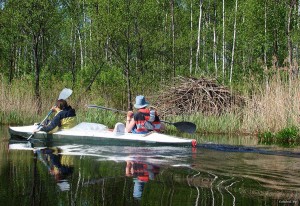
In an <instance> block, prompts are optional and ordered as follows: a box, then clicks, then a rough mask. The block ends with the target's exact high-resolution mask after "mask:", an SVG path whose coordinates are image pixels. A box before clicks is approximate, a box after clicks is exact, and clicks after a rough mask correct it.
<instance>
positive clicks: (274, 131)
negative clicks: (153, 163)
mask: <svg viewBox="0 0 300 206" xmlns="http://www.w3.org/2000/svg"><path fill="white" fill-rule="evenodd" d="M15 82H16V83H15V84H14V85H7V84H5V83H4V81H2V83H1V93H0V100H1V101H0V107H1V110H0V123H1V124H10V125H28V124H32V123H34V122H39V121H41V120H42V119H43V118H44V117H45V116H46V114H47V113H48V110H49V108H50V107H51V105H52V104H54V103H55V99H56V97H57V96H58V95H59V93H60V91H61V90H62V88H64V86H62V85H64V84H63V83H58V84H56V85H53V86H52V87H51V88H49V87H47V88H41V94H42V95H41V102H42V110H41V111H42V112H40V113H39V112H38V109H37V105H36V101H35V99H34V93H33V85H31V84H30V81H26V80H22V81H19V82H17V81H15ZM100 93H101V91H97V90H95V89H94V90H92V92H89V93H88V94H85V95H82V94H83V92H82V91H81V90H80V88H78V89H76V88H75V89H74V93H73V94H72V96H71V97H70V98H69V99H68V102H69V103H70V105H72V106H73V107H74V108H75V109H76V111H77V119H78V122H83V121H86V122H99V123H103V124H105V125H108V126H109V127H113V126H114V124H115V123H116V122H123V121H124V119H125V116H124V114H118V113H114V112H111V111H104V110H97V109H88V108H87V107H86V105H87V104H98V105H102V106H106V107H112V108H113V107H116V106H114V105H110V102H113V101H112V100H111V99H109V98H108V97H107V98H103V95H100ZM145 95H147V94H145ZM111 98H112V97H111ZM245 98H246V103H245V106H244V107H243V108H239V109H238V111H237V110H235V111H229V112H227V113H224V114H221V115H211V116H205V115H203V114H193V115H187V116H177V117H171V118H168V121H173V122H176V121H190V122H193V123H195V124H196V125H197V129H198V132H200V133H215V134H253V135H258V137H259V138H260V140H261V142H275V143H276V142H292V143H299V142H300V141H299V140H300V134H299V131H298V130H296V129H295V128H298V125H299V114H300V110H299V100H300V81H299V80H294V81H291V82H289V83H285V82H282V81H280V80H278V79H276V78H275V79H274V80H272V81H270V83H269V84H268V86H266V85H262V86H260V87H259V89H257V90H256V91H252V94H251V96H250V95H248V96H247V95H246V97H245ZM111 104H112V103H111ZM118 109H120V108H118ZM121 109H122V108H121ZM123 110H124V108H123ZM168 128H169V129H170V130H174V129H175V128H173V127H168ZM291 128H292V129H291ZM279 140H280V141H279Z"/></svg>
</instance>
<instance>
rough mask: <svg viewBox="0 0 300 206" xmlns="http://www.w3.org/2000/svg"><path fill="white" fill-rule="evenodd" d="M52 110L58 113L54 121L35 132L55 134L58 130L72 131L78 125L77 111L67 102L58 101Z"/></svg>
mask: <svg viewBox="0 0 300 206" xmlns="http://www.w3.org/2000/svg"><path fill="white" fill-rule="evenodd" d="M51 110H52V112H55V113H56V114H55V116H54V117H53V119H52V120H51V121H50V122H49V123H48V124H45V125H42V126H41V127H39V128H38V129H35V130H34V131H33V132H38V131H45V132H47V133H54V132H57V131H58V130H65V129H70V128H72V127H74V126H75V125H76V113H75V110H74V109H73V108H72V107H71V106H70V105H68V103H67V101H66V100H64V99H59V100H57V101H56V104H55V106H53V107H52V108H51Z"/></svg>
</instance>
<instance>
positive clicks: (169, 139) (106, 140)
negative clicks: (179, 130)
mask: <svg viewBox="0 0 300 206" xmlns="http://www.w3.org/2000/svg"><path fill="white" fill-rule="evenodd" d="M36 127H37V126H35V125H30V126H20V127H9V132H10V135H11V138H12V139H22V140H27V138H28V137H30V135H32V131H33V130H34V129H36ZM30 140H31V141H35V140H39V141H45V142H60V143H68V144H97V145H126V146H127V145H130V146H162V145H168V146H190V147H191V146H195V140H192V139H184V138H179V137H176V136H171V135H166V134H161V133H157V132H151V133H148V134H132V133H125V132H113V131H111V130H109V129H108V128H107V127H106V126H105V125H102V124H97V123H88V122H83V123H80V124H78V125H77V126H75V127H73V128H71V129H68V130H64V131H59V132H56V133H53V134H47V133H46V132H41V131H40V132H37V133H35V134H34V135H33V136H32V138H31V139H30Z"/></svg>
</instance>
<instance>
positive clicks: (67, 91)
mask: <svg viewBox="0 0 300 206" xmlns="http://www.w3.org/2000/svg"><path fill="white" fill-rule="evenodd" d="M72 92H73V91H72V89H68V88H64V89H63V90H62V91H61V92H60V94H59V97H58V99H64V100H66V99H68V97H69V96H71V94H72Z"/></svg>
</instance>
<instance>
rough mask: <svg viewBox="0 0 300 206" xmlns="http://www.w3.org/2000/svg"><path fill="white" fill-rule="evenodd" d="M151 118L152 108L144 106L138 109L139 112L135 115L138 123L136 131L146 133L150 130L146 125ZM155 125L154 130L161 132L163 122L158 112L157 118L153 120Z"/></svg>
mask: <svg viewBox="0 0 300 206" xmlns="http://www.w3.org/2000/svg"><path fill="white" fill-rule="evenodd" d="M149 119H150V110H149V109H146V108H142V109H139V110H138V113H136V114H135V115H134V121H135V125H136V129H135V131H136V132H137V133H145V132H148V131H149V130H148V129H147V128H146V127H145V123H146V122H147V121H149ZM151 124H152V125H153V131H156V132H160V127H161V123H160V120H159V117H158V116H157V113H156V112H155V119H154V121H153V122H151Z"/></svg>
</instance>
